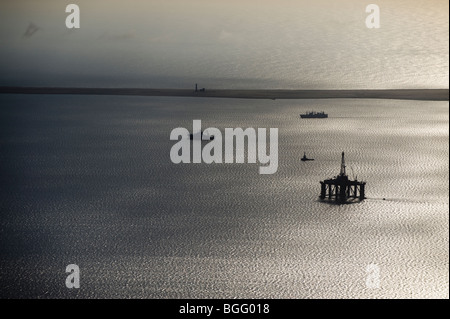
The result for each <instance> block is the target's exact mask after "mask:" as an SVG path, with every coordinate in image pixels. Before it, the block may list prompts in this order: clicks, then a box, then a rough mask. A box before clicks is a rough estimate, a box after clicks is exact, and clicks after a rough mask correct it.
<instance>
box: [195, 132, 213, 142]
mask: <svg viewBox="0 0 450 319" xmlns="http://www.w3.org/2000/svg"><path fill="white" fill-rule="evenodd" d="M189 138H190V139H191V140H193V139H194V138H195V139H197V138H198V139H200V140H202V141H212V140H213V139H214V135H209V134H208V133H204V132H203V131H200V132H198V133H196V134H192V133H191V134H190V136H189Z"/></svg>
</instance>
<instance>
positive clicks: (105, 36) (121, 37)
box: [99, 31, 136, 40]
mask: <svg viewBox="0 0 450 319" xmlns="http://www.w3.org/2000/svg"><path fill="white" fill-rule="evenodd" d="M135 37H136V34H135V32H134V31H128V32H124V33H112V34H111V33H109V32H104V33H103V34H102V35H100V36H99V39H106V40H128V39H132V38H135Z"/></svg>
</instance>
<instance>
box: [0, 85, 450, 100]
mask: <svg viewBox="0 0 450 319" xmlns="http://www.w3.org/2000/svg"><path fill="white" fill-rule="evenodd" d="M0 94H75V95H134V96H178V97H210V98H239V99H272V100H273V99H347V98H350V99H399V100H426V101H448V100H449V90H448V89H393V90H265V89H261V90H231V89H230V90H226V89H225V90H214V89H211V90H209V89H206V91H205V92H200V91H198V92H195V91H194V90H192V89H141V88H62V87H59V88H57V87H0Z"/></svg>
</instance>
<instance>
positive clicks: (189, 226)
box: [0, 95, 449, 298]
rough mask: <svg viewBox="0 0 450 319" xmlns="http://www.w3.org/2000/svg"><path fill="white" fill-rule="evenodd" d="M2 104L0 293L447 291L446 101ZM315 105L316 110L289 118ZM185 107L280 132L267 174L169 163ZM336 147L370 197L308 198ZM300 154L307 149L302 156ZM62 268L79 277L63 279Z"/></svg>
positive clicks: (188, 114) (333, 169)
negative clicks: (73, 285)
mask: <svg viewBox="0 0 450 319" xmlns="http://www.w3.org/2000/svg"><path fill="white" fill-rule="evenodd" d="M0 104H1V105H2V107H1V108H0V173H1V174H0V178H1V183H0V198H1V201H0V242H1V245H0V296H1V297H2V298H6V297H32V298H76V297H78V298H92V297H93V298H119V297H120V298H424V297H439V298H441V297H444V298H448V291H449V275H448V274H449V272H448V269H449V252H448V249H449V242H448V239H449V195H448V192H449V182H448V181H449V161H448V156H449V143H448V138H449V126H448V125H449V108H448V102H429V101H400V100H362V99H339V100H338V99H329V100H275V101H274V100H243V99H209V98H173V97H172V98H169V97H117V96H114V97H108V96H70V95H65V96H49V95H39V96H38V95H2V96H0ZM311 110H315V111H321V110H323V111H325V112H327V113H328V114H329V118H328V119H300V118H299V114H300V113H304V112H307V111H311ZM194 119H201V120H202V125H204V126H205V127H207V126H211V127H216V128H218V129H220V130H222V131H223V130H224V128H226V127H232V128H236V127H242V128H244V129H245V128H247V127H253V128H255V129H256V128H259V127H264V128H270V127H273V128H278V130H279V166H278V170H277V172H276V173H275V174H273V175H260V174H259V173H258V169H259V165H258V164H251V163H244V164H236V163H233V164H210V165H208V164H205V163H201V164H192V163H191V164H174V163H172V161H171V160H170V149H171V147H172V146H173V144H174V143H175V141H171V140H170V139H169V136H170V132H171V130H172V129H174V128H176V127H187V128H190V127H191V126H192V121H193V120H194ZM342 151H345V154H346V165H347V167H346V170H347V174H348V175H349V176H350V177H351V178H357V179H358V180H361V181H365V182H366V183H367V185H366V196H367V199H366V200H364V201H362V202H359V203H354V204H349V205H333V204H329V203H324V202H320V201H319V198H318V195H319V193H320V183H319V182H320V181H321V180H324V179H326V178H330V177H333V176H336V175H337V174H339V170H340V159H341V152H342ZM304 152H306V154H307V155H308V156H309V157H312V158H314V159H315V161H312V162H302V161H300V158H301V157H302V156H303V153H304ZM69 264H76V265H78V266H79V267H80V286H81V288H80V289H68V288H66V286H65V279H66V277H67V275H68V274H67V273H66V272H65V268H66V266H67V265H69ZM369 265H374V266H375V267H376V268H375V269H377V273H376V275H377V278H376V279H377V282H378V286H377V287H373V286H370V285H369V284H368V283H369V282H368V278H369V276H371V275H373V274H371V273H370V272H368V269H370V268H368V266H369Z"/></svg>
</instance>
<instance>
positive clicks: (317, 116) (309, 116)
mask: <svg viewBox="0 0 450 319" xmlns="http://www.w3.org/2000/svg"><path fill="white" fill-rule="evenodd" d="M300 117H301V118H302V119H325V118H327V117H328V114H327V113H325V112H309V113H305V114H300Z"/></svg>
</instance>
